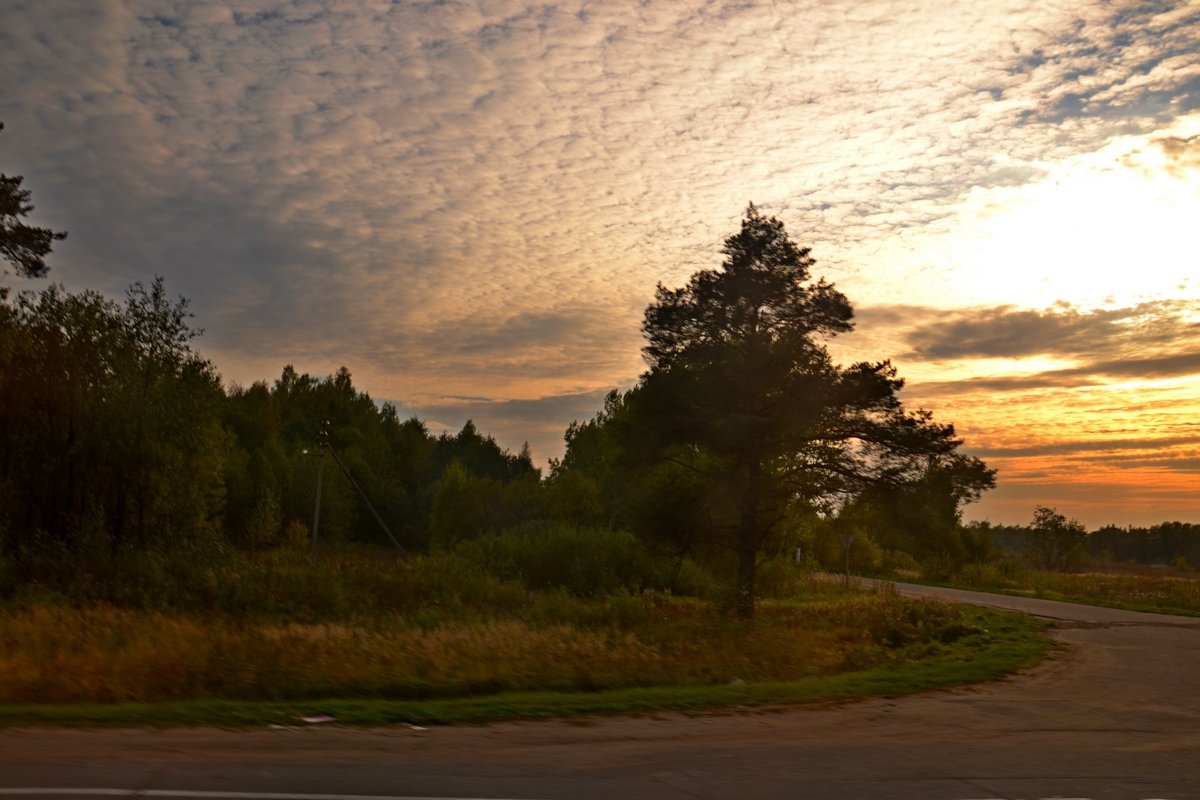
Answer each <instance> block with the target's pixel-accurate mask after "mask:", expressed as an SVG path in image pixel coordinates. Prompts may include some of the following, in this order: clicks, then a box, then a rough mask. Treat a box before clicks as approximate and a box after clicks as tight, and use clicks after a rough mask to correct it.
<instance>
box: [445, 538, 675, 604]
mask: <svg viewBox="0 0 1200 800" xmlns="http://www.w3.org/2000/svg"><path fill="white" fill-rule="evenodd" d="M453 554H454V555H455V556H457V557H458V558H461V559H463V560H464V561H466V562H469V563H471V564H474V565H476V566H477V567H479V568H480V569H483V570H484V571H486V572H488V573H490V574H492V575H494V576H496V577H497V578H500V579H501V580H512V581H519V582H521V583H522V584H524V585H525V586H526V587H528V588H529V589H534V590H542V589H562V590H564V591H566V592H568V593H570V594H572V595H575V596H576V597H590V596H595V595H599V594H607V593H609V592H613V591H617V590H622V589H623V590H626V591H633V592H637V591H641V590H642V589H644V588H651V587H655V585H656V583H658V581H656V580H655V575H654V570H653V568H652V564H651V560H650V557H649V555H648V554H647V552H646V550H645V548H644V547H643V546H642V545H641V543H640V542H638V541H637V540H636V539H635V538H634V537H633V535H632V534H629V533H626V532H624V531H612V530H608V529H606V528H575V527H571V526H568V525H564V524H561V523H550V524H545V523H543V524H538V525H525V526H522V527H521V528H517V529H513V530H510V531H508V532H506V533H502V534H499V535H497V536H487V537H483V538H480V539H475V540H472V541H467V542H462V543H460V544H459V545H458V546H457V547H455V548H454V550H453Z"/></svg>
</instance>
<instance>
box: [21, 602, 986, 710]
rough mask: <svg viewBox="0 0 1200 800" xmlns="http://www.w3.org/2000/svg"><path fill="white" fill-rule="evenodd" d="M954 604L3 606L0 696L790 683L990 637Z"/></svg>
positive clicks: (260, 695)
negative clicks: (305, 608)
mask: <svg viewBox="0 0 1200 800" xmlns="http://www.w3.org/2000/svg"><path fill="white" fill-rule="evenodd" d="M962 614H963V612H961V611H958V610H955V609H953V608H952V607H949V606H944V605H940V604H934V603H924V602H916V601H910V600H905V599H902V598H899V597H896V596H889V595H880V594H866V595H856V594H847V595H844V596H842V597H840V598H836V599H830V598H820V599H816V600H812V601H800V600H794V601H789V602H779V603H771V604H766V605H765V606H764V607H763V609H762V613H761V614H760V619H759V620H758V622H757V624H755V625H753V626H746V625H743V624H740V623H737V622H735V621H733V620H730V619H729V618H727V617H724V616H721V615H718V614H716V613H715V612H714V611H713V610H712V608H711V606H710V605H708V604H706V603H702V602H699V601H694V600H676V599H672V598H668V597H665V596H662V595H647V596H631V595H627V594H617V595H612V596H609V597H605V598H593V599H582V600H581V599H579V598H572V597H570V596H569V595H566V594H565V593H562V592H558V593H550V594H546V595H541V596H539V597H537V598H536V599H535V600H534V601H533V602H532V603H531V604H530V605H529V606H528V607H527V608H526V609H525V611H524V613H523V614H521V615H517V616H514V617H511V618H507V619H499V618H496V619H491V620H476V621H472V622H467V621H444V622H441V623H438V624H435V625H432V626H426V625H422V624H420V621H419V620H415V619H410V618H406V617H403V616H399V615H392V616H384V617H379V618H376V619H374V620H365V619H364V620H359V621H355V622H326V623H277V622H267V621H259V622H246V621H242V620H237V619H233V618H230V617H227V616H223V617H214V616H198V615H181V614H165V613H162V612H156V611H141V610H130V609H119V608H113V607H108V606H100V607H93V608H83V609H80V608H68V607H62V606H33V607H27V608H22V609H10V610H7V611H3V612H0V702H5V703H18V702H52V703H53V702H70V701H101V702H119V701H163V700H181V699H196V698H231V699H299V698H316V697H331V696H340V697H381V698H425V697H455V696H467V695H477V694H486V693H495V692H501V691H532V690H588V691H592V690H601V689H618V688H628V687H643V686H687V685H697V686H702V685H713V684H724V683H729V682H731V681H735V680H741V681H747V682H760V681H790V680H796V679H799V678H802V677H807V676H813V675H828V674H836V673H840V672H844V671H847V670H860V669H867V668H871V667H876V666H883V665H887V664H890V663H896V662H897V661H906V660H911V659H913V658H916V657H921V656H924V655H928V654H930V653H933V652H936V651H937V650H938V649H939V648H941V647H944V646H946V645H947V644H951V643H954V642H956V641H957V640H958V639H961V638H964V637H971V636H974V637H986V635H987V632H986V631H985V630H983V629H982V628H979V627H978V626H974V625H972V624H970V623H969V622H967V621H966V619H965V618H964V617H963V616H962ZM581 621H582V622H583V624H580V623H581ZM980 641H982V639H980Z"/></svg>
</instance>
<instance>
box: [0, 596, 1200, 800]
mask: <svg viewBox="0 0 1200 800" xmlns="http://www.w3.org/2000/svg"><path fill="white" fill-rule="evenodd" d="M900 588H901V591H902V592H903V593H905V594H916V593H921V594H936V595H939V596H944V597H946V598H947V599H952V600H957V601H962V602H972V603H979V604H983V605H989V606H995V607H998V608H1011V609H1015V610H1019V611H1024V612H1027V613H1030V614H1035V615H1038V616H1042V617H1047V618H1050V619H1053V620H1055V623H1056V626H1055V629H1054V632H1053V635H1054V637H1055V638H1056V639H1058V640H1060V641H1061V642H1062V643H1063V644H1064V645H1065V646H1066V647H1065V649H1064V652H1063V654H1062V655H1061V656H1060V657H1059V658H1057V659H1055V660H1053V661H1052V662H1050V663H1048V664H1046V665H1044V666H1042V667H1039V668H1037V669H1036V670H1034V671H1032V672H1030V673H1027V674H1024V675H1020V676H1016V677H1014V678H1011V679H1009V680H1005V681H1000V682H996V683H991V684H986V685H982V686H976V687H971V688H965V689H956V690H949V691H940V692H931V693H927V694H924V695H920V696H917V697H908V698H901V699H897V700H871V701H866V702H860V703H854V704H850V705H844V706H827V707H817V708H790V709H781V710H773V711H762V710H758V711H743V712H727V713H722V714H711V715H703V716H684V715H677V714H662V715H655V716H645V717H632V718H630V717H621V718H596V719H587V720H582V721H578V720H576V721H558V722H528V723H522V722H514V723H503V724H496V725H487V726H471V727H460V728H431V729H429V730H419V729H413V728H411V727H408V726H396V727H393V728H387V729H373V730H355V729H348V728H338V727H336V726H332V727H328V726H316V727H310V728H304V729H288V728H276V729H263V730H254V731H222V730H213V729H172V730H93V731H88V730H44V729H43V730H36V729H35V730H29V729H26V730H17V729H9V730H0V800H2V799H3V797H5V796H18V797H42V798H51V800H70V799H73V798H90V797H125V798H132V797H137V798H150V797H157V798H226V799H232V798H245V799H246V800H266V799H267V798H273V799H274V800H284V799H285V798H308V799H309V800H316V798H325V800H344V799H345V798H354V797H356V796H357V797H363V796H366V797H372V798H379V797H387V798H433V797H437V798H509V799H510V800H515V799H518V798H519V799H522V800H524V799H532V798H558V799H560V800H592V799H593V798H631V799H633V800H639V799H641V798H647V799H651V798H652V799H653V800H668V799H669V798H805V799H808V798H811V799H813V800H834V798H836V799H837V800H845V799H846V798H868V799H869V798H878V799H879V800H893V799H895V800H901V799H903V800H984V799H987V798H997V799H998V798H1005V799H1011V798H1024V799H1025V800H1033V799H1034V798H1092V799H1093V800H1099V798H1122V799H1123V800H1146V799H1147V798H1161V799H1162V800H1184V799H1185V798H1200V620H1196V619H1190V618H1186V617H1171V616H1164V615H1158V614H1138V613H1132V612H1123V611H1114V610H1111V609H1101V608H1091V607H1087V606H1078V605H1072V604H1067V603H1054V602H1049V601H1037V600H1028V599H1018V598H1010V597H1004V596H1000V595H986V594H978V593H970V592H957V591H953V590H942V589H926V588H923V587H907V586H902V587H900Z"/></svg>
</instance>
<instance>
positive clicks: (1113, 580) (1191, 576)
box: [947, 562, 1200, 617]
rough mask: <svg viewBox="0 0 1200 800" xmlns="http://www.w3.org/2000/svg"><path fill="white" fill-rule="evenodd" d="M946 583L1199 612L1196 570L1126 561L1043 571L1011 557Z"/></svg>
mask: <svg viewBox="0 0 1200 800" xmlns="http://www.w3.org/2000/svg"><path fill="white" fill-rule="evenodd" d="M947 585H953V586H957V587H960V588H963V589H977V590H980V591H989V592H1001V593H1005V594H1015V595H1023V596H1027V597H1041V598H1045V599H1047V600H1065V601H1067V602H1073V603H1086V604H1090V605H1099V606H1108V607H1110V608H1122V609H1126V610H1128V611H1150V612H1155V613H1160V614H1181V615H1184V616H1193V617H1195V616H1200V575H1198V574H1195V573H1183V572H1180V571H1177V570H1168V569H1158V568H1153V567H1148V566H1140V567H1135V566H1130V565H1126V564H1112V565H1095V566H1093V567H1092V568H1090V569H1088V570H1085V571H1081V572H1076V573H1062V572H1046V571H1043V570H1034V569H1031V568H1028V567H1025V566H1022V565H1020V564H1017V563H1013V562H1002V563H997V564H983V565H975V566H970V567H967V568H966V569H965V570H963V571H962V572H961V573H960V574H959V575H958V576H956V577H955V578H954V579H953V580H952V581H950V582H949V583H948V584H947Z"/></svg>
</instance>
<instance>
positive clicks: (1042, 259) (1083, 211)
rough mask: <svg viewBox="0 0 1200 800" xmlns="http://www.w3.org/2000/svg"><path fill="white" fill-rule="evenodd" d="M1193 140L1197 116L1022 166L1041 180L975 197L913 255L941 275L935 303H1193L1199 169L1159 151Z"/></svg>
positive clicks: (1199, 273) (1197, 290) (1199, 132)
mask: <svg viewBox="0 0 1200 800" xmlns="http://www.w3.org/2000/svg"><path fill="white" fill-rule="evenodd" d="M1197 136H1200V115H1194V116H1192V117H1190V118H1188V119H1185V120H1183V121H1182V122H1180V123H1179V124H1177V125H1174V126H1172V127H1171V128H1170V129H1167V130H1163V131H1159V132H1157V133H1155V134H1152V135H1149V136H1130V137H1122V138H1119V139H1117V140H1115V141H1113V142H1112V143H1111V144H1109V145H1108V146H1107V147H1105V148H1103V149H1102V150H1100V151H1098V152H1095V153H1090V154H1087V155H1083V156H1079V157H1077V158H1074V159H1071V160H1069V161H1067V162H1064V163H1060V164H1034V165H1028V166H1033V167H1035V168H1037V169H1038V170H1039V171H1042V172H1043V173H1044V177H1042V178H1041V179H1039V180H1037V181H1035V182H1033V183H1030V184H1026V185H1024V186H1018V187H1003V188H992V189H975V190H973V191H972V192H971V193H970V194H969V195H968V197H967V199H966V202H965V203H964V206H963V208H962V210H961V211H960V214H959V218H960V223H959V225H958V227H957V228H956V229H954V230H953V231H952V232H950V233H949V234H947V235H946V236H945V238H944V239H943V240H942V241H940V242H937V243H936V244H935V245H934V246H933V247H932V248H931V250H930V251H929V252H927V253H925V254H923V255H924V257H925V259H926V260H927V261H934V263H936V264H938V265H939V267H940V268H941V269H943V270H946V271H947V272H949V275H947V278H948V280H946V282H945V284H944V289H942V290H940V291H939V293H938V298H937V299H938V300H940V301H944V302H947V303H954V304H956V305H959V304H961V305H971V304H981V303H987V304H997V303H1011V304H1014V305H1018V306H1025V307H1036V308H1044V307H1047V306H1050V305H1052V304H1054V303H1057V302H1064V301H1065V302H1068V303H1071V304H1073V305H1076V306H1082V307H1096V306H1102V305H1113V304H1116V305H1133V304H1135V303H1138V302H1144V301H1147V300H1158V299H1163V298H1173V297H1180V296H1196V295H1197V294H1200V282H1197V279H1198V278H1200V268H1198V267H1200V256H1198V252H1200V251H1198V250H1197V248H1196V246H1195V242H1196V233H1195V231H1196V226H1197V224H1200V222H1198V220H1200V168H1197V166H1196V164H1195V163H1194V162H1193V163H1188V162H1186V161H1183V162H1182V163H1181V162H1178V161H1176V160H1173V159H1172V158H1171V155H1170V152H1169V150H1168V148H1167V147H1165V146H1164V145H1163V143H1164V142H1180V141H1182V142H1187V141H1188V140H1191V141H1197V139H1195V137H1197ZM1198 149H1200V148H1198Z"/></svg>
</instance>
